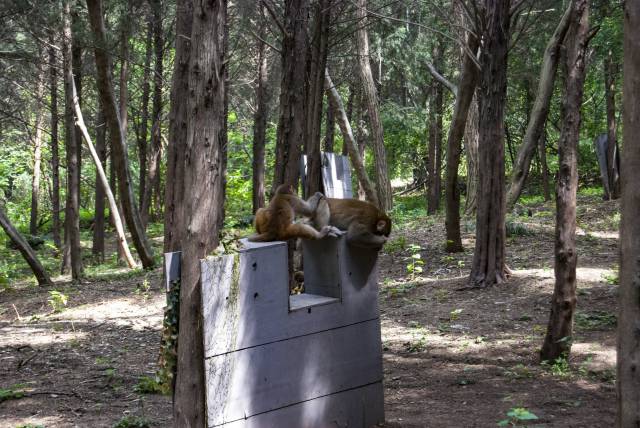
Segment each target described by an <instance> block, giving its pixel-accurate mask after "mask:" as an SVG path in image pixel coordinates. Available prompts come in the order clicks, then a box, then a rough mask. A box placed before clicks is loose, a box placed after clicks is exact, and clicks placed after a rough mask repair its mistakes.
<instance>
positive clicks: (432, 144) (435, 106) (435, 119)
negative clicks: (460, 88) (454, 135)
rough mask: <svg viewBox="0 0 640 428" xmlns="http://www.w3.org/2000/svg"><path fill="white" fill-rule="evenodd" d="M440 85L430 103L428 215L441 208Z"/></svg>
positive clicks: (441, 104)
mask: <svg viewBox="0 0 640 428" xmlns="http://www.w3.org/2000/svg"><path fill="white" fill-rule="evenodd" d="M442 98H443V92H442V87H441V86H440V85H434V86H433V88H432V96H431V98H430V101H429V104H430V105H429V146H428V155H427V214H430V215H431V214H435V213H436V211H438V208H439V206H440V197H441V179H440V171H441V169H442V108H443V103H442Z"/></svg>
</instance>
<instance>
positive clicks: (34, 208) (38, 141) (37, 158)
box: [29, 67, 45, 235]
mask: <svg viewBox="0 0 640 428" xmlns="http://www.w3.org/2000/svg"><path fill="white" fill-rule="evenodd" d="M44 79H45V69H44V67H42V68H41V69H40V71H39V73H38V83H37V86H36V103H37V106H36V123H35V128H36V129H35V133H34V137H33V175H32V180H31V217H30V221H29V233H30V234H32V235H37V234H38V199H39V197H40V176H41V163H42V127H43V126H44V114H43V113H44V111H43V110H44V107H43V106H42V105H41V104H40V103H41V102H42V99H43V97H44Z"/></svg>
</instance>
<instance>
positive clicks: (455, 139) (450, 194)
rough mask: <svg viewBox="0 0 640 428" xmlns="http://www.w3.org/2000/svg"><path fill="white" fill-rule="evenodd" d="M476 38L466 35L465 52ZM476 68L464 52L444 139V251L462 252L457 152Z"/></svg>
mask: <svg viewBox="0 0 640 428" xmlns="http://www.w3.org/2000/svg"><path fill="white" fill-rule="evenodd" d="M478 46H479V41H478V39H477V37H476V36H474V35H473V34H471V33H470V34H469V35H468V36H467V48H468V50H469V52H473V53H475V52H476V51H477V50H478ZM478 74H479V73H478V69H477V67H476V64H475V62H474V61H473V59H471V58H469V56H468V55H465V56H464V58H463V60H462V69H461V72H460V83H459V84H458V93H457V95H456V102H455V106H454V109H453V116H452V118H451V125H450V128H449V136H448V138H447V166H446V180H445V189H444V193H445V210H446V214H445V229H446V239H447V241H446V250H447V252H450V253H452V252H458V251H463V250H464V248H463V247H462V238H461V236H460V189H458V167H459V165H460V153H461V151H462V147H461V146H462V137H463V135H464V131H465V124H466V122H467V114H468V112H469V106H470V105H471V100H472V99H473V93H474V92H475V90H476V85H477V84H478Z"/></svg>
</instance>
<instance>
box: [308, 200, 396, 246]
mask: <svg viewBox="0 0 640 428" xmlns="http://www.w3.org/2000/svg"><path fill="white" fill-rule="evenodd" d="M326 202H327V204H326V205H324V204H323V203H318V206H317V212H316V216H315V222H314V223H315V225H316V227H324V226H325V225H327V224H329V225H331V226H334V227H337V228H339V229H342V230H346V231H347V242H348V243H349V244H351V245H355V246H358V247H367V248H378V249H379V248H381V247H382V246H383V245H384V243H385V242H387V237H388V236H389V234H390V233H391V219H390V218H389V216H388V215H386V214H385V213H384V212H383V211H381V210H380V209H378V208H377V207H376V206H375V205H373V204H371V203H369V202H365V201H360V200H358V199H334V198H326ZM327 208H328V211H329V212H328V213H327V212H326V210H327ZM327 214H328V215H327ZM327 217H328V221H327V220H326V218H327Z"/></svg>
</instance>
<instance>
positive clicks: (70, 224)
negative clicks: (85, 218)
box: [62, 0, 82, 280]
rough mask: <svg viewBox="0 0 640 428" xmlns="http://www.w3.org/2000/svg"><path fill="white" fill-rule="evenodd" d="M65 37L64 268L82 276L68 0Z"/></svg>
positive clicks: (67, 1) (64, 5)
mask: <svg viewBox="0 0 640 428" xmlns="http://www.w3.org/2000/svg"><path fill="white" fill-rule="evenodd" d="M62 5H63V12H62V14H63V16H62V25H63V28H62V38H63V48H62V53H63V58H64V72H65V78H64V93H65V147H66V157H67V204H66V209H65V250H64V255H63V269H64V267H67V266H68V267H69V268H70V269H71V277H72V279H74V280H78V279H80V277H81V276H82V254H81V249H80V200H79V197H78V196H79V190H78V189H79V187H80V181H79V180H78V174H77V171H78V167H79V165H78V147H77V146H78V144H79V143H80V142H79V141H77V140H76V132H75V127H74V124H73V84H72V82H73V66H72V57H73V54H72V52H73V50H72V48H71V40H72V35H71V17H70V15H71V10H70V6H69V0H63V2H62Z"/></svg>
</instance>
